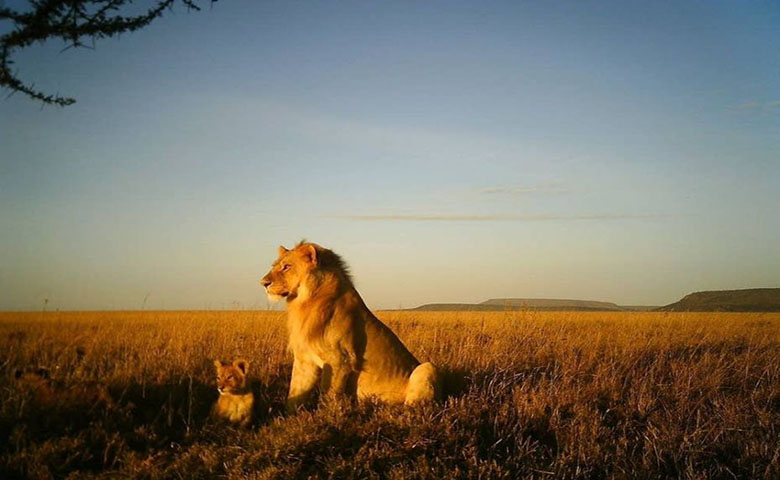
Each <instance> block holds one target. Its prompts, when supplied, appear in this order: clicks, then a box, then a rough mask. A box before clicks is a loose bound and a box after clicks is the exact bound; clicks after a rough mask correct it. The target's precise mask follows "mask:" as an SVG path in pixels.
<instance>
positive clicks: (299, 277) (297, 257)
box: [260, 244, 317, 302]
mask: <svg viewBox="0 0 780 480" xmlns="http://www.w3.org/2000/svg"><path fill="white" fill-rule="evenodd" d="M316 265H317V251H316V249H315V248H314V246H312V245H310V244H303V245H299V246H297V247H295V248H294V249H292V250H287V249H286V248H284V247H279V258H277V259H276V261H275V262H274V263H273V265H271V270H270V271H269V272H268V273H267V274H266V275H265V276H264V277H263V279H262V280H260V284H261V285H262V286H263V287H265V291H266V292H267V293H268V298H269V299H270V300H271V301H273V302H277V301H279V300H281V299H282V298H287V299H288V300H291V299H293V298H295V297H297V296H298V289H299V288H300V286H301V284H302V283H303V282H304V281H305V280H306V277H307V276H308V275H309V272H310V271H311V270H312V269H313V268H314V267H316Z"/></svg>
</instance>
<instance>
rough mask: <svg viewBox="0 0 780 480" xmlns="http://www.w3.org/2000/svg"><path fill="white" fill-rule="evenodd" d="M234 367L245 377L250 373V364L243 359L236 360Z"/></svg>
mask: <svg viewBox="0 0 780 480" xmlns="http://www.w3.org/2000/svg"><path fill="white" fill-rule="evenodd" d="M233 366H234V367H236V368H237V369H239V370H241V373H243V374H244V375H246V374H247V372H249V362H247V361H246V360H244V359H243V358H238V359H236V360H235V361H234V362H233Z"/></svg>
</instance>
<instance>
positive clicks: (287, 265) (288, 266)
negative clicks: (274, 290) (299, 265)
mask: <svg viewBox="0 0 780 480" xmlns="http://www.w3.org/2000/svg"><path fill="white" fill-rule="evenodd" d="M289 269H290V265H289V264H286V265H282V271H283V272H286V271H287V270H289Z"/></svg>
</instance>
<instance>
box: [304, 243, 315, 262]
mask: <svg viewBox="0 0 780 480" xmlns="http://www.w3.org/2000/svg"><path fill="white" fill-rule="evenodd" d="M302 248H303V250H302V252H301V253H303V259H304V260H306V261H307V262H308V263H311V264H312V265H317V249H316V248H314V245H312V244H310V243H307V244H306V245H302Z"/></svg>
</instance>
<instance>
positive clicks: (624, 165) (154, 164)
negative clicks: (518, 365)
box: [0, 0, 780, 309]
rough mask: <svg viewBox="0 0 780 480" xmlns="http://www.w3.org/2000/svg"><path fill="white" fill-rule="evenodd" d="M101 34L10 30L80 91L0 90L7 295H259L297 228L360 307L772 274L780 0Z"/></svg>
mask: <svg viewBox="0 0 780 480" xmlns="http://www.w3.org/2000/svg"><path fill="white" fill-rule="evenodd" d="M7 3H8V4H9V5H10V6H15V5H18V4H19V3H20V2H7ZM0 28H7V25H0ZM96 47H97V48H96V50H94V51H93V50H73V49H71V50H67V51H65V52H62V53H60V50H61V49H62V45H59V44H57V43H48V44H45V45H41V46H35V47H33V48H30V49H29V50H26V51H24V52H21V53H20V54H19V55H18V56H17V57H16V60H17V63H16V66H17V68H18V70H19V73H20V75H22V76H23V78H28V79H34V80H35V83H36V86H38V87H40V88H41V89H44V90H46V91H56V92H60V93H61V94H65V95H72V96H75V97H76V98H77V100H78V103H76V104H75V105H73V106H70V107H67V108H64V109H59V108H52V107H46V108H41V106H40V105H39V104H37V103H34V102H32V101H29V100H27V99H26V98H23V97H22V96H21V95H14V96H11V97H10V98H8V99H4V100H2V101H0V145H2V147H0V229H2V231H3V235H2V239H0V309H40V308H42V306H43V302H44V299H47V298H48V299H49V302H50V303H49V306H48V308H50V309H52V308H60V309H120V308H121V309H136V308H142V307H143V308H167V309H172V308H182V309H190V308H250V307H253V308H265V307H266V300H265V296H264V295H263V294H262V292H261V291H260V288H259V286H258V283H257V281H258V279H259V278H260V277H261V276H262V274H263V273H265V271H266V270H267V268H268V266H269V264H270V263H271V261H272V260H273V259H274V256H275V253H276V246H277V245H279V244H284V245H287V246H290V245H291V244H294V243H295V242H297V241H298V240H300V239H301V238H304V237H305V238H307V239H309V240H311V241H315V242H317V243H320V244H322V245H324V246H326V247H330V248H332V249H333V250H335V251H336V252H338V253H340V254H342V256H343V257H344V258H345V259H346V261H347V262H348V263H349V264H350V265H351V267H352V270H353V272H354V275H355V278H356V283H357V286H358V289H359V290H360V291H361V293H362V294H363V295H364V297H365V299H366V301H367V303H368V304H369V306H371V307H374V308H396V307H399V306H402V307H411V306H416V305H419V304H421V303H427V302H453V301H465V302H472V301H474V302H476V301H482V300H485V299H488V298H491V297H546V298H582V299H594V300H606V301H614V302H617V303H621V304H666V303H670V302H672V301H674V300H676V299H678V298H679V297H681V296H682V295H684V294H686V293H689V292H691V291H696V290H707V289H726V288H748V287H766V286H775V287H776V286H780V216H779V215H778V214H777V211H778V209H779V208H780V194H778V192H780V54H779V53H778V52H780V6H778V4H776V3H773V2H685V3H681V2H660V1H653V2H563V3H558V2H453V1H447V2H435V1H434V2H373V1H369V2H366V1H361V2H288V1H280V2H259V1H236V0H233V1H221V2H218V3H216V4H214V6H213V8H212V9H208V8H207V9H206V10H204V11H202V12H200V13H187V12H186V11H185V10H184V9H182V8H178V9H176V10H175V11H174V12H172V13H171V14H169V15H167V16H166V17H165V18H163V19H162V20H160V21H158V22H157V23H156V24H153V25H152V26H151V27H149V28H147V29H145V30H142V31H139V32H137V33H135V34H131V35H124V36H122V37H121V38H119V39H118V40H117V39H110V40H106V41H102V42H98V43H97V44H96Z"/></svg>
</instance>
